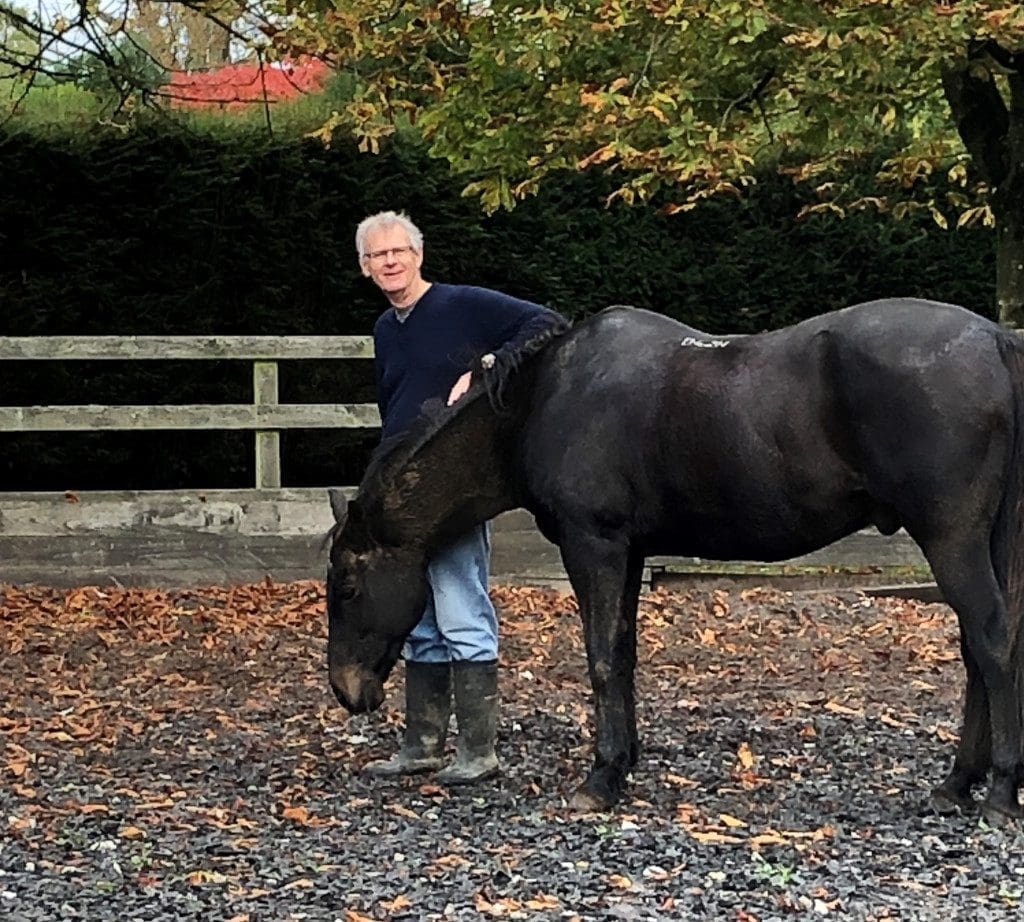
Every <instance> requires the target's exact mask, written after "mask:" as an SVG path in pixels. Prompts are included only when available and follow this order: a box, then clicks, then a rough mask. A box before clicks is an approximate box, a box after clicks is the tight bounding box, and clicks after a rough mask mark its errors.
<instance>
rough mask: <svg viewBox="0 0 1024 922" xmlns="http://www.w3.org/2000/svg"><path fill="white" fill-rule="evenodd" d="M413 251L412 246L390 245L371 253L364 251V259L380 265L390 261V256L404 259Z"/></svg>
mask: <svg viewBox="0 0 1024 922" xmlns="http://www.w3.org/2000/svg"><path fill="white" fill-rule="evenodd" d="M412 252H413V248H412V247H389V248H388V249H386V250H374V251H373V252H371V253H364V254H363V259H365V260H366V261H367V262H370V263H373V264H374V265H375V266H379V265H381V264H382V263H385V262H388V261H389V258H393V259H404V258H405V257H406V256H408V255H409V254H410V253H412Z"/></svg>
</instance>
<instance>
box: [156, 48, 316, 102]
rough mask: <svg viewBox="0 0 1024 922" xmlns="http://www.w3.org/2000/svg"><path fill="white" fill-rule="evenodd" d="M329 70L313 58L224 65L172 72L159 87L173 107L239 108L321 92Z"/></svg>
mask: <svg viewBox="0 0 1024 922" xmlns="http://www.w3.org/2000/svg"><path fill="white" fill-rule="evenodd" d="M329 76H330V68H329V67H328V66H327V65H326V64H325V63H324V62H323V61H320V60H317V59H316V58H309V59H306V60H303V61H300V62H292V61H283V62H274V63H273V64H264V65H263V67H262V73H261V68H260V65H259V64H227V65H225V66H224V67H220V68H218V69H217V70H209V71H195V72H186V71H174V72H173V73H172V74H171V79H170V82H169V83H168V84H167V85H166V86H164V87H163V88H162V91H161V92H163V93H164V94H165V95H167V96H170V98H171V105H172V106H173V107H175V108H195V109H214V108H216V109H239V108H241V107H242V106H251V105H252V104H253V103H255V102H262V101H263V98H264V94H266V98H267V99H268V100H269V101H270V102H279V101H281V100H284V99H294V98H295V97H296V96H301V95H302V94H304V93H316V92H318V91H319V90H322V89H323V87H324V84H326V83H327V78H328V77H329Z"/></svg>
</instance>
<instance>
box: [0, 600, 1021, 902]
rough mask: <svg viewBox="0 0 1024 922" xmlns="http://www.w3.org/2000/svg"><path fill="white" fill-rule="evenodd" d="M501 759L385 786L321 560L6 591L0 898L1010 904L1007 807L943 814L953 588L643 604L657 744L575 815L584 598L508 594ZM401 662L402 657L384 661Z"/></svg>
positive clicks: (583, 745) (647, 697)
mask: <svg viewBox="0 0 1024 922" xmlns="http://www.w3.org/2000/svg"><path fill="white" fill-rule="evenodd" d="M493 595H494V599H495V602H496V604H497V605H498V607H499V610H500V612H501V623H502V638H503V639H502V660H501V693H502V697H503V709H502V721H501V729H500V736H499V753H500V757H501V760H502V764H503V768H504V773H503V776H502V777H501V778H500V779H499V780H498V781H496V782H493V783H489V784H485V785H483V786H480V787H475V788H469V789H462V790H460V789H454V788H453V789H446V788H444V787H443V786H441V785H438V784H437V783H436V782H435V781H434V780H433V779H432V778H431V776H429V775H427V776H420V777H417V778H409V779H404V780H399V781H388V782H382V781H380V780H376V779H372V778H369V777H368V776H366V775H365V774H364V773H363V772H362V771H361V769H362V767H363V766H364V765H365V764H366V762H368V761H370V760H371V759H374V758H377V757H379V756H381V755H385V754H387V753H389V752H390V751H391V750H392V749H393V748H394V747H395V746H396V745H397V743H398V740H399V737H400V731H401V720H402V712H401V700H402V695H401V681H400V676H396V678H395V679H394V680H392V681H391V682H390V683H389V686H388V696H387V700H386V702H385V705H384V707H383V708H382V710H381V711H379V712H378V713H376V714H373V715H368V716H361V717H351V718H350V717H347V716H346V715H345V714H344V713H343V712H342V710H341V709H340V708H339V707H338V706H337V705H336V704H335V702H334V701H333V698H332V696H331V694H330V691H329V689H328V687H327V683H326V675H325V672H326V670H325V662H324V660H325V642H326V624H325V604H324V598H323V585H322V584H321V583H319V582H316V581H308V582H296V583H286V584H275V583H272V582H269V581H264V582H261V583H257V584H254V585H249V586H233V587H226V586H211V587H204V588H200V589H193V590H181V591H174V592H170V591H162V590H144V589H134V588H120V587H116V588H101V587H96V586H83V587H78V588H75V589H72V590H56V589H49V588H46V587H38V586H10V585H0V701H3V702H4V706H3V709H2V710H0V917H3V918H11V919H25V920H37V919H38V920H44V919H45V920H49V919H58V918H60V919H89V920H103V919H118V920H120V919H153V920H157V919H160V920H163V919H167V920H170V919H181V918H202V919H210V918H221V919H235V920H243V919H245V920H254V922H255V920H261V919H274V920H277V919H282V920H283V919H330V920H335V919H343V920H363V919H369V920H383V919H461V918H466V919H471V918H508V919H565V920H570V919H579V920H588V919H595V920H596V919H602V920H603V919H616V918H617V919H677V918H678V919H687V918H721V919H736V920H746V922H767V920H774V919H789V918H793V917H800V916H806V917H808V918H822V917H827V916H829V915H833V916H835V917H836V918H858V919H872V920H873V919H879V920H880V919H889V918H914V919H931V918H934V919H948V918H950V917H951V916H953V917H965V918H974V919H1002V918H1008V917H1010V916H1011V915H1013V914H1014V913H1016V912H1017V910H1018V908H1019V905H1020V901H1021V898H1022V896H1021V895H1022V893H1024V860H1022V859H1021V858H1020V855H1021V854H1024V849H1022V847H1021V846H1022V844H1024V841H1022V836H1021V833H1020V830H1018V829H1017V828H1015V827H1010V828H1008V829H1003V830H994V829H990V828H988V827H987V826H986V825H985V824H984V823H983V822H982V821H980V820H979V818H978V817H977V816H976V815H973V816H961V817H952V818H940V817H937V816H935V815H933V814H932V813H931V811H930V810H929V808H928V806H927V796H928V792H929V789H930V787H931V786H932V785H933V784H935V783H937V782H938V781H939V780H941V778H942V777H943V776H944V773H945V771H946V770H947V769H948V766H949V763H950V760H951V758H952V753H953V746H954V745H955V741H956V739H957V732H958V720H959V712H960V701H961V697H962V694H963V675H962V667H961V666H960V664H959V655H958V639H957V630H956V622H955V619H954V618H953V616H952V614H951V613H950V612H949V610H948V609H947V608H945V607H944V606H942V605H924V604H921V603H916V602H912V601H904V600H896V599H873V600H868V599H865V598H863V597H861V596H860V595H859V594H858V593H856V592H853V591H842V592H838V593H836V594H833V595H828V594H821V593H803V594H801V593H791V592H785V591H781V590H777V589H770V588H765V589H757V590H746V591H744V592H727V591H724V590H714V591H706V590H699V589H694V590H690V591H686V592H676V593H673V592H667V591H658V592H654V593H650V594H648V595H646V596H644V598H643V600H642V605H641V614H640V622H639V650H638V654H639V662H640V666H639V669H638V674H637V700H638V721H639V726H640V733H641V741H642V752H641V757H640V762H639V764H638V765H637V767H636V769H635V770H634V771H633V773H632V780H631V783H630V786H629V788H628V790H627V793H626V797H625V799H624V801H623V803H622V804H621V805H620V806H619V807H618V808H617V809H616V810H614V811H611V812H608V813H598V814H587V815H579V814H575V813H573V812H572V810H571V809H570V808H569V806H568V803H569V800H570V798H571V797H572V794H573V792H574V789H575V786H576V785H578V784H579V782H580V781H581V780H582V778H583V776H584V773H585V771H586V770H587V768H588V767H589V764H590V761H591V758H592V751H591V747H592V744H593V717H592V712H591V696H590V690H589V687H588V685H587V682H586V664H585V655H584V647H583V640H582V634H581V630H580V624H579V615H578V610H577V606H576V603H575V600H574V599H573V598H572V597H571V596H569V595H566V594H562V593H559V592H556V591H554V590H549V589H534V588H528V587H504V586H503V587H497V588H495V590H494V592H493ZM398 672H399V673H400V672H401V667H399V668H398Z"/></svg>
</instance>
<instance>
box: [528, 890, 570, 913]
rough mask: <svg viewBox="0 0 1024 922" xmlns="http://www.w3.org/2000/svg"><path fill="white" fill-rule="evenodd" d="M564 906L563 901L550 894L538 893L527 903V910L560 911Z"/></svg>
mask: <svg viewBox="0 0 1024 922" xmlns="http://www.w3.org/2000/svg"><path fill="white" fill-rule="evenodd" d="M561 906H562V902H561V900H559V899H558V897H557V896H554V895H552V894H550V893H538V894H537V895H536V896H535V897H533V899H529V900H527V901H526V908H527V909H533V910H534V911H540V910H544V909H559V908H561Z"/></svg>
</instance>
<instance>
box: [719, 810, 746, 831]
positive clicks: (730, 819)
mask: <svg viewBox="0 0 1024 922" xmlns="http://www.w3.org/2000/svg"><path fill="white" fill-rule="evenodd" d="M718 818H719V819H720V820H721V821H722V822H723V823H725V825H726V826H728V827H729V828H730V829H740V828H745V827H746V825H747V824H746V823H744V822H743V820H741V819H737V818H736V817H735V816H731V815H730V814H728V813H719V814H718Z"/></svg>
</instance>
